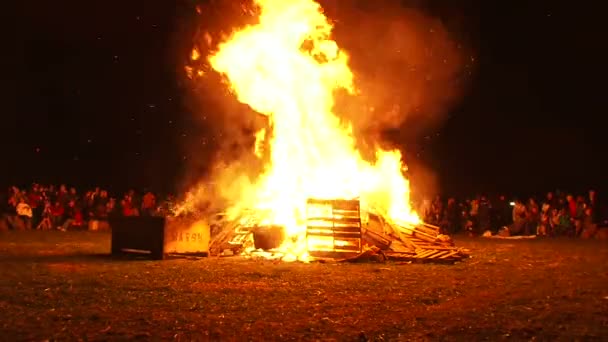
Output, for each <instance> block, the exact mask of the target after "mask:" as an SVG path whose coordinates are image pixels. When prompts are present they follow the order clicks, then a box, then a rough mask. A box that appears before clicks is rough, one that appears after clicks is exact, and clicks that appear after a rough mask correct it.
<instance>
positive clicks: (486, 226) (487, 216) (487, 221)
mask: <svg viewBox="0 0 608 342" xmlns="http://www.w3.org/2000/svg"><path fill="white" fill-rule="evenodd" d="M491 210H492V205H491V204H490V201H488V199H487V198H486V196H481V197H480V198H479V209H478V211H477V218H478V220H479V227H478V228H477V233H478V234H480V235H481V234H483V233H484V232H485V231H486V230H490V229H491V226H490V225H491V222H492V221H491Z"/></svg>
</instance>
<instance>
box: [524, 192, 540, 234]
mask: <svg viewBox="0 0 608 342" xmlns="http://www.w3.org/2000/svg"><path fill="white" fill-rule="evenodd" d="M526 215H527V217H526V221H527V222H526V233H525V234H526V235H530V234H534V235H536V233H537V230H538V225H539V223H540V222H539V221H540V210H539V208H538V204H537V203H536V201H535V200H534V198H533V197H530V199H529V200H528V206H527V208H526Z"/></svg>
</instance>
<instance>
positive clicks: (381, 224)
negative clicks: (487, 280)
mask: <svg viewBox="0 0 608 342" xmlns="http://www.w3.org/2000/svg"><path fill="white" fill-rule="evenodd" d="M363 240H364V241H365V242H366V243H367V245H368V246H370V247H371V246H373V247H374V248H377V249H378V253H381V254H383V255H384V256H385V257H386V258H387V259H388V260H400V261H428V262H433V261H435V262H448V263H449V262H456V261H459V260H462V259H464V258H466V257H468V251H467V250H465V249H462V248H458V247H455V246H454V243H453V241H452V239H451V238H450V237H449V236H447V235H443V234H441V232H440V229H439V227H437V226H433V225H430V224H426V223H421V224H418V225H404V224H401V225H399V224H395V223H392V222H388V221H386V220H384V219H383V218H382V216H380V215H374V214H370V215H369V221H368V224H367V225H366V226H365V227H364V228H363Z"/></svg>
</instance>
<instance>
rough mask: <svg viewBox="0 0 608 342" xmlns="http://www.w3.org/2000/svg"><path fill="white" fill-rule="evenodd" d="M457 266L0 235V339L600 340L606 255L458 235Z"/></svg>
mask: <svg viewBox="0 0 608 342" xmlns="http://www.w3.org/2000/svg"><path fill="white" fill-rule="evenodd" d="M457 244H458V245H460V246H464V247H468V248H470V249H472V253H473V254H474V257H473V258H472V259H469V260H467V261H465V262H463V263H459V264H456V265H452V266H450V265H418V264H405V265H400V264H391V263H387V264H320V263H313V264H308V265H306V264H299V263H294V264H286V263H277V262H270V261H253V260H243V259H240V258H224V259H217V258H206V259H199V260H185V259H179V260H168V261H162V262H161V261H158V262H157V261H141V260H139V261H138V260H112V259H110V258H108V257H106V256H104V254H105V253H107V252H108V251H109V247H110V246H109V235H108V234H104V233H56V232H20V233H3V234H0V269H1V270H2V271H1V272H0V310H1V311H2V312H3V314H2V316H3V319H2V320H0V336H2V339H3V340H10V341H16V340H45V339H59V340H72V339H86V340H125V339H143V340H167V339H169V340H171V339H176V340H191V339H196V340H239V341H240V340H264V341H269V340H314V339H320V340H428V339H432V340H444V339H445V340H467V339H468V340H484V339H487V340H492V341H494V340H500V339H509V338H511V339H516V340H522V339H531V338H532V337H536V338H538V339H541V340H573V339H585V340H588V339H591V340H594V339H597V340H606V339H608V316H607V315H606V312H608V286H607V284H608V266H607V264H606V260H607V258H606V257H607V256H608V245H607V244H605V243H601V242H596V241H574V240H539V241H493V240H473V239H464V238H463V239H460V240H458V239H457Z"/></svg>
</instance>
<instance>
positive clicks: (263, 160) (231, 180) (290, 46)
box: [186, 0, 466, 262]
mask: <svg viewBox="0 0 608 342" xmlns="http://www.w3.org/2000/svg"><path fill="white" fill-rule="evenodd" d="M254 4H255V6H256V11H254V12H255V13H257V14H258V20H257V21H256V23H255V24H252V25H248V26H244V27H240V28H239V29H237V30H235V31H234V32H233V33H232V34H230V35H229V36H226V37H223V38H222V40H221V41H220V42H219V43H217V44H216V43H213V44H212V41H214V40H213V39H211V38H210V36H209V35H207V34H206V35H205V38H204V39H197V41H198V43H197V46H195V47H194V49H193V51H192V55H191V63H190V64H191V65H189V66H188V67H187V69H186V70H187V73H188V75H189V77H191V78H192V79H193V80H196V79H197V77H194V75H201V77H204V75H207V74H208V72H207V71H209V70H213V71H214V72H216V73H218V74H219V75H221V76H222V77H223V79H224V80H225V81H226V84H227V85H229V90H230V93H232V94H234V95H235V96H236V99H237V100H238V101H239V102H240V103H243V104H245V105H248V106H249V107H250V108H251V109H252V112H255V113H256V116H258V118H257V119H260V120H257V119H256V120H255V121H256V122H258V121H259V124H256V125H255V126H256V132H255V144H254V146H253V147H254V148H253V151H251V152H252V154H250V155H248V156H246V157H244V158H245V159H243V160H235V161H231V162H230V163H228V164H227V165H224V163H222V167H217V168H214V172H213V174H211V175H209V177H210V178H211V179H212V180H213V183H214V184H215V185H216V187H217V188H218V189H221V191H218V193H219V194H221V198H222V200H225V201H226V202H227V203H231V204H232V206H231V207H230V208H229V210H230V215H229V216H230V218H229V219H228V218H225V219H223V220H221V221H220V222H217V225H216V227H217V229H213V231H214V233H212V234H211V235H212V237H211V241H210V253H211V254H212V255H214V254H215V255H220V254H223V255H226V254H227V253H231V254H246V255H250V256H260V257H264V258H279V259H281V260H284V261H287V260H292V261H293V260H300V261H309V260H323V259H332V260H353V259H362V258H365V257H374V258H381V259H397V260H435V261H449V262H453V261H456V260H460V259H462V258H463V257H464V256H466V252H465V251H464V250H462V249H458V248H455V247H454V246H453V244H452V242H451V239H450V238H449V237H447V236H445V235H442V234H440V232H439V229H438V227H434V226H430V225H427V224H422V223H419V222H420V220H419V217H418V215H417V214H416V213H415V211H414V210H413V209H412V208H411V206H410V185H409V180H408V179H407V177H406V174H405V172H406V171H407V167H406V166H405V165H404V163H403V160H402V154H401V151H399V150H398V149H385V148H383V147H382V146H383V145H384V144H382V142H381V141H366V140H367V139H366V137H357V136H355V133H356V132H357V131H359V130H355V129H354V127H355V126H354V125H353V124H354V123H353V122H350V120H348V117H350V115H351V114H348V115H347V113H346V112H347V111H348V110H350V109H349V106H341V105H340V103H339V102H341V101H336V99H335V98H334V94H335V93H336V91H340V92H342V93H344V94H345V95H346V94H349V95H348V96H353V97H354V96H357V95H358V94H359V91H358V90H357V84H356V81H355V80H356V77H355V76H356V75H354V73H353V71H352V70H351V68H350V66H349V61H350V56H349V54H348V53H347V52H346V51H343V50H342V49H341V48H340V46H339V45H338V43H337V42H336V41H335V40H333V38H332V34H331V33H332V30H333V22H332V21H330V20H328V18H327V17H326V16H325V14H324V11H323V9H322V8H321V6H320V4H319V3H317V2H316V1H314V0H297V1H296V0H290V1H275V0H255V1H254ZM201 32H202V31H201ZM212 45H213V46H212ZM205 46H206V49H207V50H209V55H208V56H207V58H206V59H202V58H201V53H200V51H199V50H198V48H199V47H205ZM195 71H196V72H195ZM404 91H407V87H404ZM368 95H370V94H368ZM355 107H357V108H356V109H355V110H357V111H359V110H360V111H361V113H364V112H363V111H365V112H367V111H368V109H369V108H370V107H374V106H373V103H366V104H365V105H364V106H358V105H357V106H355ZM259 115H261V117H259ZM378 115H382V113H381V112H378V113H376V112H374V113H373V115H370V116H369V120H372V118H373V120H374V121H375V120H376V118H378ZM390 116H391V117H392V116H393V115H392V114H391V115H390ZM231 121H234V123H235V124H238V123H239V122H238V121H239V120H231ZM246 121H248V120H246ZM370 123H371V122H370ZM359 124H360V123H359ZM391 125H392V124H391ZM374 126H376V125H375V124H374ZM247 127H248V128H247V130H249V129H251V127H250V124H249V123H247ZM243 128H245V126H244V127H243ZM378 128H379V129H380V128H381V127H378ZM367 138H373V139H375V138H377V135H375V134H373V135H372V136H370V137H367ZM227 139H228V138H227ZM358 142H366V144H363V145H368V146H369V148H368V149H367V150H368V151H367V153H363V151H360V150H359V147H360V146H361V145H362V144H359V143H358ZM225 143H226V146H230V144H229V141H227V142H225ZM238 145H241V144H240V143H239V144H238ZM372 146H373V151H372ZM372 152H374V153H373V155H372ZM244 156H245V154H244ZM253 157H255V159H250V158H253ZM252 160H255V163H253V164H254V165H258V164H259V165H264V167H263V168H259V165H258V166H257V167H255V172H252V171H254V170H246V168H247V166H248V165H251V161H252ZM254 173H255V174H256V175H255V177H251V176H252V175H253V174H254ZM195 197H196V196H195ZM321 198H322V199H321ZM339 198H341V199H339ZM353 198H356V200H352V199H353ZM242 208H250V209H252V210H251V211H243V210H242ZM235 213H238V214H235ZM216 230H217V231H216Z"/></svg>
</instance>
